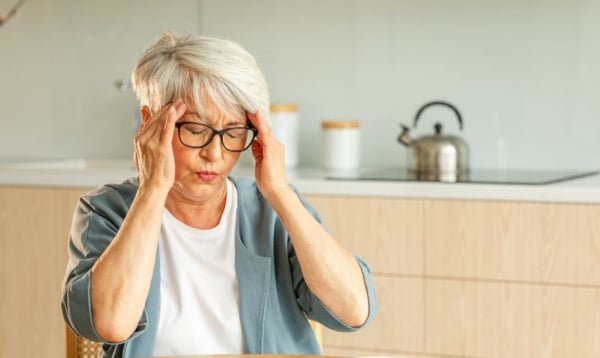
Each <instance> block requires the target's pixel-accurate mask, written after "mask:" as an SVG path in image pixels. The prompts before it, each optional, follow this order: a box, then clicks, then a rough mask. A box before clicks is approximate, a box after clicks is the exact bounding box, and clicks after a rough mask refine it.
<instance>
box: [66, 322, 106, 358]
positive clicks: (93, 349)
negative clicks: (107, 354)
mask: <svg viewBox="0 0 600 358" xmlns="http://www.w3.org/2000/svg"><path fill="white" fill-rule="evenodd" d="M65 333H66V334H65V336H66V344H67V350H66V351H67V358H97V357H98V353H99V352H100V351H101V350H102V344H101V343H97V342H92V341H90V340H87V339H85V338H83V337H79V336H77V335H76V334H75V333H73V331H71V329H70V328H69V327H68V326H66V325H65Z"/></svg>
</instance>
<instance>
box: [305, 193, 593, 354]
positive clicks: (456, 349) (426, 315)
mask: <svg viewBox="0 0 600 358" xmlns="http://www.w3.org/2000/svg"><path fill="white" fill-rule="evenodd" d="M307 199H308V200H309V201H310V202H311V203H312V204H313V205H314V206H315V208H316V209H317V210H318V211H319V212H320V213H321V215H322V217H323V220H324V221H325V223H326V224H327V226H328V227H329V229H330V231H331V232H332V234H333V235H335V236H336V237H337V238H338V239H339V240H340V241H341V242H342V243H343V244H344V245H345V246H346V247H348V248H350V249H351V250H352V251H354V252H355V253H357V254H358V255H359V256H362V257H364V258H365V259H366V260H367V262H368V263H369V265H370V266H371V268H372V270H373V272H374V275H375V284H376V287H377V291H378V296H379V301H380V311H379V313H378V315H377V316H376V318H375V319H374V321H373V322H372V323H371V325H370V326H368V327H367V328H365V329H364V330H363V331H359V332H357V333H350V334H340V333H335V332H331V331H329V330H325V332H324V346H325V353H328V354H351V355H372V354H394V355H400V356H403V357H404V356H406V357H413V356H418V357H432V358H433V357H436V358H441V357H446V358H448V357H481V358H492V357H494V358H520V357H531V358H539V357H598V356H599V355H600V206H599V205H584V204H556V203H531V202H500V201H460V200H406V199H382V198H364V197H361V198H352V197H334V196H316V195H311V196H308V198H307Z"/></svg>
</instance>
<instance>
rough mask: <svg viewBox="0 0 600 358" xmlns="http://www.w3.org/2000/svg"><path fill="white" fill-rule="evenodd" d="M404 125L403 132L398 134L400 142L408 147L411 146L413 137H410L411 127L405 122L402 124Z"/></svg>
mask: <svg viewBox="0 0 600 358" xmlns="http://www.w3.org/2000/svg"><path fill="white" fill-rule="evenodd" d="M400 126H401V127H402V133H400V135H399V136H398V142H400V143H402V144H404V145H405V146H407V147H410V145H411V144H412V139H410V134H409V132H410V128H408V127H407V126H405V125H404V124H401V125H400Z"/></svg>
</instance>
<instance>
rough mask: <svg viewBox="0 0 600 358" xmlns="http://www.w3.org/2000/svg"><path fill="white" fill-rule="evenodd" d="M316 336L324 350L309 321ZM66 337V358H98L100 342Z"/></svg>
mask: <svg viewBox="0 0 600 358" xmlns="http://www.w3.org/2000/svg"><path fill="white" fill-rule="evenodd" d="M308 322H309V323H310V327H311V328H312V330H313V332H315V336H316V337H317V342H318V343H319V347H320V348H321V350H323V326H321V324H320V323H318V322H315V321H310V320H309V321H308ZM65 333H66V334H65V336H66V344H67V350H66V352H67V357H66V358H96V357H98V353H99V352H100V351H101V350H102V344H101V343H98V342H92V341H90V340H88V339H85V338H83V337H79V336H77V335H76V334H75V333H73V331H72V330H71V329H70V328H69V327H68V326H66V325H65Z"/></svg>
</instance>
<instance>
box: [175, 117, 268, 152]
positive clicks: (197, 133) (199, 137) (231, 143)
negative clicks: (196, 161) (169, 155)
mask: <svg viewBox="0 0 600 358" xmlns="http://www.w3.org/2000/svg"><path fill="white" fill-rule="evenodd" d="M175 127H177V132H178V135H179V141H180V142H181V144H183V145H185V146H186V147H189V148H204V147H206V146H207V145H209V144H210V142H212V140H213V138H214V137H215V135H217V134H218V135H219V136H220V137H221V144H222V145H223V148H225V149H226V150H228V151H230V152H243V151H245V150H246V149H248V148H249V147H250V145H251V144H252V142H253V141H254V139H255V138H256V135H257V134H258V130H256V128H253V127H230V128H225V129H221V130H217V129H214V128H212V127H209V126H207V125H206V124H201V123H197V122H178V123H175Z"/></svg>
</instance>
